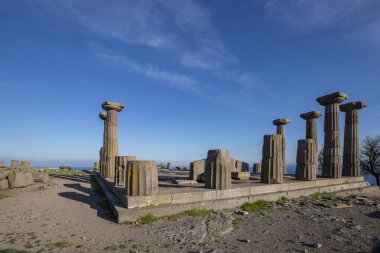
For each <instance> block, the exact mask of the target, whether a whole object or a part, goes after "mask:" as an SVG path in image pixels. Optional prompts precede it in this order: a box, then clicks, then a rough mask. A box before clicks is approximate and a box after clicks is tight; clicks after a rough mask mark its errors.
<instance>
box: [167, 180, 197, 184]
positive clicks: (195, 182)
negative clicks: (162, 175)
mask: <svg viewBox="0 0 380 253" xmlns="http://www.w3.org/2000/svg"><path fill="white" fill-rule="evenodd" d="M173 183H174V184H197V183H198V182H197V181H196V180H187V179H176V180H173Z"/></svg>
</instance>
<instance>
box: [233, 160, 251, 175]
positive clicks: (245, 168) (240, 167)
mask: <svg viewBox="0 0 380 253" xmlns="http://www.w3.org/2000/svg"><path fill="white" fill-rule="evenodd" d="M234 171H236V172H241V171H242V172H249V164H248V163H246V162H242V161H239V160H235V170H234Z"/></svg>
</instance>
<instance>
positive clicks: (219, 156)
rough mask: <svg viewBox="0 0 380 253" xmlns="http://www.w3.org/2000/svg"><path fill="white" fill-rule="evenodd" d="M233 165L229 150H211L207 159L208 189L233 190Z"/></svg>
mask: <svg viewBox="0 0 380 253" xmlns="http://www.w3.org/2000/svg"><path fill="white" fill-rule="evenodd" d="M231 171H232V163H231V159H230V152H229V151H228V150H227V149H214V150H209V151H208V153H207V159H206V172H205V183H206V188H208V189H216V190H224V189H230V188H231Z"/></svg>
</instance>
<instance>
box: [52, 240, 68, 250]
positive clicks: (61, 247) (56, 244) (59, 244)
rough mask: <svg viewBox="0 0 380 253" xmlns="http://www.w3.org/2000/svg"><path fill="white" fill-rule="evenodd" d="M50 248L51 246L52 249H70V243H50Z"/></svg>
mask: <svg viewBox="0 0 380 253" xmlns="http://www.w3.org/2000/svg"><path fill="white" fill-rule="evenodd" d="M49 246H51V247H52V248H58V249H63V248H67V247H70V243H69V242H67V241H61V242H55V243H50V244H49Z"/></svg>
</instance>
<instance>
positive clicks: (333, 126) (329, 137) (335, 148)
mask: <svg viewBox="0 0 380 253" xmlns="http://www.w3.org/2000/svg"><path fill="white" fill-rule="evenodd" d="M347 98H348V95H347V94H345V93H342V92H335V93H332V94H329V95H326V96H322V97H319V98H317V102H318V103H319V104H320V105H322V106H325V124H324V132H325V139H324V145H323V146H324V147H323V168H322V177H329V178H340V177H341V168H340V125H339V124H340V121H339V113H340V110H339V104H340V103H341V102H342V101H344V100H346V99H347Z"/></svg>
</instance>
